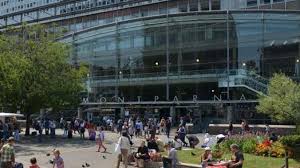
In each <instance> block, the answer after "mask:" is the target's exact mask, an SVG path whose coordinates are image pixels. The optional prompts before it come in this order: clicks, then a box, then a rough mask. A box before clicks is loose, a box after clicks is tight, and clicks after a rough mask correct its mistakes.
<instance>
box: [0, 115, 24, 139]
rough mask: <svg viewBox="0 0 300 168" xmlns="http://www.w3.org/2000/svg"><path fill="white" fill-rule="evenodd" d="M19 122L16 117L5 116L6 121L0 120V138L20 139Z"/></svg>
mask: <svg viewBox="0 0 300 168" xmlns="http://www.w3.org/2000/svg"><path fill="white" fill-rule="evenodd" d="M20 131H21V129H20V124H19V123H18V122H17V119H16V118H13V117H12V118H7V120H6V121H4V122H3V121H2V120H0V139H4V140H7V139H8V138H9V137H12V136H13V137H14V138H15V140H16V141H19V140H20V136H19V135H20Z"/></svg>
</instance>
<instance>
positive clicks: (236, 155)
mask: <svg viewBox="0 0 300 168" xmlns="http://www.w3.org/2000/svg"><path fill="white" fill-rule="evenodd" d="M230 150H231V152H232V157H231V160H230V161H228V162H225V163H217V164H213V166H226V167H228V168H243V162H244V155H243V153H242V152H241V151H240V150H239V146H238V145H237V144H232V145H230Z"/></svg>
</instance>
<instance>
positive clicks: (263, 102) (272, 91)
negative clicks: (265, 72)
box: [257, 74, 300, 126]
mask: <svg viewBox="0 0 300 168" xmlns="http://www.w3.org/2000/svg"><path fill="white" fill-rule="evenodd" d="M257 110H258V111H259V112H261V113H265V114H267V115H269V116H270V117H271V118H272V119H273V120H275V121H279V122H293V123H295V124H297V125H298V126H299V125H300V85H299V84H298V83H296V82H295V81H293V80H292V79H290V78H288V77H287V76H285V75H284V74H275V75H274V76H273V77H272V78H271V80H270V84H269V86H268V95H267V96H261V97H260V98H259V105H258V106H257Z"/></svg>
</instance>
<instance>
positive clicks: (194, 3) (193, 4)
mask: <svg viewBox="0 0 300 168" xmlns="http://www.w3.org/2000/svg"><path fill="white" fill-rule="evenodd" d="M190 11H198V0H190Z"/></svg>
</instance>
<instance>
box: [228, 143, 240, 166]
mask: <svg viewBox="0 0 300 168" xmlns="http://www.w3.org/2000/svg"><path fill="white" fill-rule="evenodd" d="M230 150H231V152H232V154H233V155H232V158H231V163H230V164H229V167H230V168H231V167H232V168H242V167H243V162H244V155H243V153H242V152H241V151H240V150H239V146H238V145H237V144H232V145H230Z"/></svg>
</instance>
